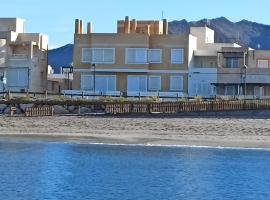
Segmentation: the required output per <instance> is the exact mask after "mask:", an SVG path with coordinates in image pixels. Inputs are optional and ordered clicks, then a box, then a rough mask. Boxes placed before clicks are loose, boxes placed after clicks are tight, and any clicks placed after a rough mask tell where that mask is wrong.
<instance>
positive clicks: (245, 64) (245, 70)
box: [243, 51, 248, 99]
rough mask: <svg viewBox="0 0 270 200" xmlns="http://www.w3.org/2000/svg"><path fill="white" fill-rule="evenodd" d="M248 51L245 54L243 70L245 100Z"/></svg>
mask: <svg viewBox="0 0 270 200" xmlns="http://www.w3.org/2000/svg"><path fill="white" fill-rule="evenodd" d="M247 68H248V66H247V51H245V52H244V65H243V70H244V88H245V93H244V99H246V95H247Z"/></svg>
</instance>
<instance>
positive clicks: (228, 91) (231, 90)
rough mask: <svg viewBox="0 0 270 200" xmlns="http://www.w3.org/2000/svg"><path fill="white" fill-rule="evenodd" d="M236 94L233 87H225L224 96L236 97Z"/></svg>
mask: <svg viewBox="0 0 270 200" xmlns="http://www.w3.org/2000/svg"><path fill="white" fill-rule="evenodd" d="M236 92H237V90H236V88H235V86H234V85H229V86H225V95H236Z"/></svg>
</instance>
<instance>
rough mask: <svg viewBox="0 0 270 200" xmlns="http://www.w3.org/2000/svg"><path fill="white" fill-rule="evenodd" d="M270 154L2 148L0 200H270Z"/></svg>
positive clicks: (9, 144) (34, 145)
mask: <svg viewBox="0 0 270 200" xmlns="http://www.w3.org/2000/svg"><path fill="white" fill-rule="evenodd" d="M269 164H270V152H269V151H258V150H228V149H227V150H226V149H199V148H165V147H134V146H107V145H87V144H64V143H46V142H22V141H17V142H16V141H0V172H1V173H0V191H1V193H0V199H7V200H9V199H10V200H13V199H49V200H56V199H72V200H74V199H94V200H95V199H268V197H269V196H270V192H269V190H268V189H269V188H270V170H268V166H269Z"/></svg>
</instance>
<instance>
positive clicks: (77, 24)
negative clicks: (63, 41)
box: [75, 19, 79, 34]
mask: <svg viewBox="0 0 270 200" xmlns="http://www.w3.org/2000/svg"><path fill="white" fill-rule="evenodd" d="M78 33H79V19H76V20H75V34H78Z"/></svg>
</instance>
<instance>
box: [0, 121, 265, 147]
mask: <svg viewBox="0 0 270 200" xmlns="http://www.w3.org/2000/svg"><path fill="white" fill-rule="evenodd" d="M0 137H1V138H6V137H8V138H16V139H25V138H26V139H41V140H49V141H62V140H68V141H76V142H85V143H113V144H152V145H196V146H222V147H255V148H259V147H266V148H270V119H243V118H242V119H241V118H215V117H213V118H191V117H190V118H188V117H175V118H172V117H170V118H162V117H106V116H99V117H90V116H88V117H87V116H53V117H33V118H26V117H4V116H1V117H0Z"/></svg>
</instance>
